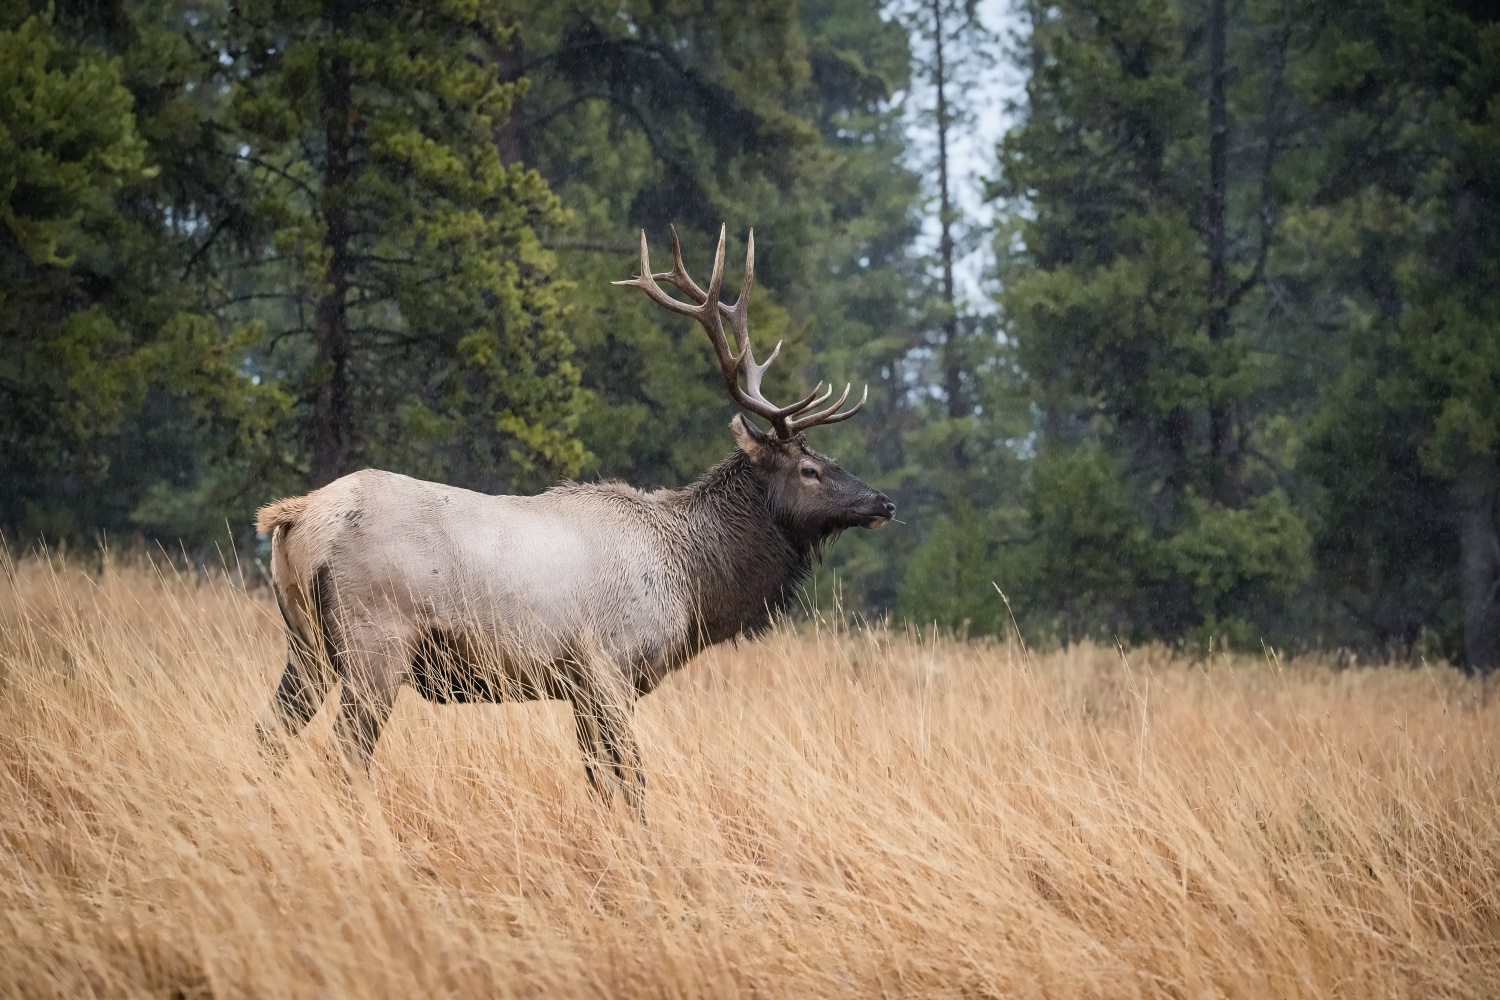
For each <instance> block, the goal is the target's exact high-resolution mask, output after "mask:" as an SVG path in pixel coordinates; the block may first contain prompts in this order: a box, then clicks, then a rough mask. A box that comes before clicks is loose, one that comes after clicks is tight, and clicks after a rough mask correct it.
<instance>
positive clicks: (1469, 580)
mask: <svg viewBox="0 0 1500 1000" xmlns="http://www.w3.org/2000/svg"><path fill="white" fill-rule="evenodd" d="M1454 492H1455V494H1456V499H1457V501H1458V518H1459V521H1458V546H1459V594H1460V596H1461V598H1462V600H1463V606H1464V665H1465V667H1467V668H1468V670H1469V672H1470V673H1489V672H1490V671H1491V670H1494V669H1495V668H1496V667H1497V666H1500V530H1497V527H1496V524H1495V507H1496V499H1497V497H1500V463H1497V462H1496V458H1495V455H1494V454H1493V453H1488V454H1483V455H1475V456H1473V457H1472V458H1470V460H1469V463H1468V465H1466V466H1465V467H1464V470H1463V472H1462V473H1460V474H1459V477H1458V483H1457V485H1456V486H1455V490H1454Z"/></svg>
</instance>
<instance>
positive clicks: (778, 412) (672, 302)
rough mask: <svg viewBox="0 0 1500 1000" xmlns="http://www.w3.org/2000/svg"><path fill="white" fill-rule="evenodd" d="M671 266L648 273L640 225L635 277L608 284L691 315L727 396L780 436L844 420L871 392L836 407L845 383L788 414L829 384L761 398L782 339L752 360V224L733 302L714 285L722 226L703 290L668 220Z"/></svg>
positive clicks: (718, 279) (720, 271)
mask: <svg viewBox="0 0 1500 1000" xmlns="http://www.w3.org/2000/svg"><path fill="white" fill-rule="evenodd" d="M671 231H672V270H670V271H666V272H662V273H660V274H652V273H651V258H650V255H649V253H648V252H647V250H646V231H645V230H644V229H643V230H641V273H640V276H639V277H636V278H633V279H631V280H629V281H616V282H613V284H616V285H627V286H630V287H634V288H639V289H640V290H641V291H643V292H645V293H646V295H647V297H649V298H650V299H651V301H653V302H655V303H656V304H657V305H659V306H661V307H663V308H665V309H668V310H670V311H671V312H675V313H679V314H680V315H683V316H691V317H693V318H694V319H696V320H697V321H698V322H699V324H700V325H702V327H703V329H704V330H706V331H707V332H708V339H709V342H710V343H712V344H713V347H714V354H716V355H717V356H718V358H719V371H720V373H721V374H722V375H723V376H724V387H725V388H726V389H728V390H729V395H730V398H732V399H733V400H734V401H735V402H736V403H738V404H739V405H740V406H742V407H744V408H745V409H747V410H749V411H750V412H751V413H755V414H758V415H760V416H762V417H765V418H766V419H767V420H769V421H770V422H771V426H772V427H774V428H775V429H776V435H777V436H778V437H779V438H781V439H782V440H783V441H789V440H791V439H792V438H793V437H794V436H795V435H796V434H798V433H799V432H801V431H804V430H806V429H807V428H809V427H814V426H816V425H818V424H833V423H837V422H839V421H840V420H848V419H849V418H850V417H852V416H854V415H855V414H856V413H858V412H859V411H860V410H861V409H863V408H864V405H865V399H866V398H868V396H869V394H870V389H869V386H866V387H865V394H864V396H862V397H861V398H860V401H859V402H858V403H857V404H856V405H855V406H854V408H853V409H850V410H847V411H845V412H843V413H839V412H837V411H838V408H839V407H840V406H842V405H843V404H844V400H846V399H848V398H849V387H848V386H847V385H846V386H844V394H843V395H842V396H840V397H839V401H838V402H837V403H834V404H833V405H832V406H830V407H828V408H826V409H823V410H818V411H817V412H815V413H811V414H808V415H806V416H804V417H801V418H799V419H795V420H794V419H790V418H792V417H794V416H795V415H796V414H798V413H802V412H803V411H804V410H806V409H808V408H809V407H813V406H819V405H822V404H823V403H824V402H826V401H827V400H828V397H830V396H832V395H833V387H832V386H829V387H828V391H827V392H825V393H823V395H821V396H819V395H818V390H819V389H822V388H823V383H822V382H819V383H818V385H817V388H815V389H813V391H812V392H811V393H810V394H809V395H808V396H807V397H806V398H805V399H800V400H798V401H797V402H795V403H792V404H790V405H788V406H777V405H776V404H775V403H773V402H771V401H770V400H768V399H766V397H765V396H764V395H763V394H762V393H761V388H760V383H761V378H762V377H763V376H764V375H765V373H766V369H767V368H770V367H771V362H773V361H775V360H776V356H777V355H778V354H780V353H781V342H780V341H778V342H777V344H776V346H775V347H774V348H772V349H771V353H770V355H769V356H768V357H767V358H766V360H765V362H764V363H761V364H757V363H756V360H755V354H754V353H753V352H752V351H751V350H750V289H751V287H752V286H753V285H754V284H755V230H753V229H752V230H751V231H750V240H749V245H748V247H747V248H746V251H745V283H744V284H743V285H741V286H740V295H739V298H738V299H736V300H735V303H734V305H732V306H731V305H726V304H725V303H723V302H720V301H719V288H720V286H721V285H722V283H723V278H724V235H725V227H723V226H720V227H719V249H718V251H717V252H716V253H715V254H714V270H713V277H712V278H710V279H709V282H708V290H707V291H704V290H703V289H702V288H699V287H698V283H697V282H695V281H694V280H693V279H692V278H691V277H689V276H688V273H687V268H686V267H684V266H683V263H682V246H681V245H680V244H679V243H678V241H677V227H676V226H672V227H671ZM657 279H660V280H663V281H666V282H667V283H669V284H671V285H672V286H673V287H675V288H676V289H677V290H678V291H680V292H682V293H683V294H684V295H686V296H687V297H688V298H690V299H692V300H693V303H694V304H693V305H688V304H687V303H686V302H681V301H679V300H677V299H674V298H672V297H671V296H670V295H668V294H667V293H666V292H665V291H663V290H662V288H661V286H660V285H658V284H657V283H656V282H657ZM725 319H727V320H729V326H730V329H732V330H733V331H734V340H735V346H736V347H738V348H739V354H738V355H736V354H735V353H734V352H733V351H731V350H730V349H729V342H728V340H727V338H726V337H725V336H724V324H723V320H725ZM742 369H743V370H744V372H745V388H744V389H743V390H742V389H741V388H740V380H739V373H740V371H741V370H742Z"/></svg>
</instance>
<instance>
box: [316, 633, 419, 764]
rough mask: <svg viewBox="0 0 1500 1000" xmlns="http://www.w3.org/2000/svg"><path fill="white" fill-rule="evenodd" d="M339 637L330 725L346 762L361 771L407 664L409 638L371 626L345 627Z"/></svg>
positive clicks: (408, 658) (409, 647) (404, 673)
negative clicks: (335, 709) (337, 688)
mask: <svg viewBox="0 0 1500 1000" xmlns="http://www.w3.org/2000/svg"><path fill="white" fill-rule="evenodd" d="M343 638H344V642H345V645H344V648H343V649H342V650H340V651H339V654H338V657H337V661H338V663H339V666H340V671H339V672H340V674H341V675H342V676H341V679H342V680H343V682H344V684H343V691H342V692H341V695H340V698H339V717H338V720H337V721H336V722H335V723H334V725H333V731H334V733H335V734H336V735H337V736H338V739H339V743H340V745H342V747H343V749H344V756H345V758H346V760H347V761H348V763H349V766H350V768H351V769H352V770H355V771H358V772H361V773H364V772H368V771H369V769H370V758H371V757H372V756H373V755H374V753H375V743H376V741H378V740H379V739H380V731H381V730H382V729H383V728H385V723H386V720H387V719H389V718H390V715H391V706H392V705H394V704H395V702H396V692H397V691H398V690H399V689H400V686H401V682H402V680H403V679H404V678H405V677H406V673H407V670H408V669H409V664H410V660H411V644H410V643H409V642H408V641H406V639H405V637H404V636H397V635H389V634H387V635H381V634H379V631H378V629H376V628H375V627H373V626H365V627H360V626H356V627H354V628H350V629H348V630H347V632H346V634H345V636H344V637H343Z"/></svg>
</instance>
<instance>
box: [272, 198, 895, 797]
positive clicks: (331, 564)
mask: <svg viewBox="0 0 1500 1000" xmlns="http://www.w3.org/2000/svg"><path fill="white" fill-rule="evenodd" d="M672 258H673V266H672V270H671V271H669V272H667V273H664V274H652V273H651V263H650V259H649V257H648V254H647V249H646V234H645V233H644V232H642V233H641V273H640V276H639V277H637V278H634V279H632V280H630V281H618V282H615V284H617V285H627V286H631V287H635V288H639V289H641V290H642V291H643V292H645V293H646V295H647V296H649V297H650V299H651V300H652V301H653V302H655V303H657V304H658V305H660V306H662V307H663V308H665V309H668V310H670V311H671V312H674V313H679V314H681V315H683V316H691V317H692V318H693V319H695V320H697V321H698V322H699V323H700V324H701V325H702V326H703V328H704V330H706V331H707V332H708V337H709V340H710V341H711V342H712V343H713V348H714V353H715V354H716V355H717V356H718V360H719V368H720V371H721V373H722V375H723V378H724V387H725V388H726V389H727V390H728V391H729V395H730V397H731V398H733V399H734V401H735V402H736V403H738V404H739V406H740V407H741V408H742V409H744V410H747V411H749V412H750V413H753V414H755V415H757V416H760V417H762V418H764V419H765V420H767V421H769V422H770V425H771V429H770V432H769V433H767V432H763V431H761V430H760V429H758V428H757V427H756V426H755V425H754V424H752V423H751V422H750V421H748V420H746V419H745V417H744V415H743V414H736V415H735V416H734V418H733V419H732V420H731V421H730V422H729V431H730V434H731V436H732V437H733V439H734V445H735V447H734V450H733V451H732V452H731V453H730V455H729V457H728V458H726V459H724V460H723V461H722V462H720V463H719V464H718V465H716V466H714V467H713V468H711V469H709V470H708V471H707V472H705V473H704V474H703V475H702V476H701V477H700V478H699V479H698V480H697V481H696V482H694V483H693V484H692V485H691V486H688V487H686V488H684V489H680V490H656V491H655V492H650V493H647V492H642V491H640V490H636V489H633V488H631V487H629V486H627V485H625V484H623V483H619V482H601V483H574V482H567V483H562V484H560V485H558V486H555V487H553V488H552V489H550V490H548V491H547V492H545V493H543V494H541V495H540V496H529V497H523V496H488V495H485V494H480V493H474V492H470V491H468V490H463V489H457V488H455V487H452V486H444V485H442V484H440V483H429V482H422V481H419V480H416V479H411V478H408V477H407V476H402V475H397V474H395V473H392V472H380V471H376V470H373V469H366V470H364V471H361V472H356V473H353V474H351V475H348V476H345V477H343V478H342V479H339V480H337V481H335V482H333V483H330V484H329V485H327V486H325V487H323V488H322V489H319V490H316V491H314V492H312V493H309V494H307V495H306V496H301V497H292V498H290V499H287V500H282V501H279V502H277V503H273V504H270V505H268V506H266V507H264V508H263V509H262V510H261V511H260V514H259V517H258V519H257V526H258V527H259V529H260V531H262V532H264V533H266V534H268V535H269V536H270V537H271V580H272V586H273V589H274V591H275V594H276V599H277V602H278V604H279V605H280V608H281V614H282V617H283V618H284V619H285V622H286V630H287V636H288V643H287V645H288V652H287V663H286V669H285V671H284V672H283V674H282V676H281V683H280V685H279V686H278V687H277V689H276V693H275V696H274V697H273V698H272V700H271V703H270V704H269V705H268V706H267V708H266V710H265V712H264V713H263V714H262V716H261V719H260V721H259V724H258V726H257V731H258V732H259V734H260V736H261V739H262V740H263V741H264V742H265V743H266V745H267V747H268V749H270V750H271V751H272V752H276V751H277V750H278V748H279V737H280V735H282V734H286V735H291V736H295V735H296V734H297V733H298V732H299V731H300V730H301V729H302V728H303V727H304V726H305V725H306V724H307V722H308V721H309V720H310V719H311V718H312V716H313V715H314V714H315V713H316V712H317V710H318V708H319V707H320V706H321V704H322V703H323V700H324V698H325V697H326V696H327V694H328V692H329V690H330V689H331V688H332V687H333V683H334V681H335V680H337V681H340V682H341V684H342V693H341V698H340V708H339V714H338V718H337V721H336V723H335V731H336V733H337V735H338V739H339V742H340V743H341V744H342V746H343V747H344V750H345V753H346V754H347V757H348V759H349V761H350V763H351V764H352V765H353V766H355V767H356V768H359V769H366V768H368V766H369V761H370V756H371V754H372V753H373V752H374V749H375V742H376V740H378V739H379V737H380V731H381V728H382V726H384V724H385V722H386V719H387V718H388V716H389V714H390V711H391V706H392V703H393V702H394V700H395V697H396V693H397V690H398V688H399V687H400V686H401V685H402V684H403V683H405V684H410V685H412V686H413V687H414V688H415V689H416V690H417V691H418V692H419V693H420V694H421V695H422V697H424V698H426V699H428V700H430V701H434V702H439V703H451V702H493V701H501V700H518V701H521V700H532V699H543V698H552V699H567V700H569V701H571V702H572V703H573V715H574V720H575V723H576V729H577V734H578V741H579V744H580V746H581V748H582V750H583V756H584V766H585V769H586V772H587V775H588V779H589V782H590V784H591V785H592V786H593V788H594V789H595V791H596V792H598V793H599V794H600V796H601V797H602V798H605V799H606V800H607V799H608V798H609V797H610V795H611V790H610V785H611V784H612V782H611V781H610V780H609V776H608V772H610V771H612V772H613V775H614V778H615V779H618V781H619V782H620V783H621V785H622V786H623V788H624V790H625V794H626V797H627V799H628V800H629V802H630V803H631V805H632V806H633V807H634V808H635V810H636V812H637V814H638V815H642V816H643V815H644V813H643V812H642V805H641V802H642V799H641V796H642V792H643V790H644V785H645V779H644V775H643V773H642V771H641V762H640V752H639V749H638V748H637V746H636V743H635V740H634V739H633V738H632V736H631V733H630V715H631V709H632V706H633V704H634V701H635V698H636V696H637V695H642V694H645V693H647V692H649V691H651V690H652V688H654V687H655V686H656V685H657V684H659V683H660V682H661V680H662V678H663V677H665V676H666V675H667V674H668V673H670V672H671V671H673V670H676V669H677V668H678V667H680V666H682V665H683V664H684V663H685V662H686V661H687V660H688V659H689V658H691V657H692V656H693V655H694V654H695V653H697V652H699V651H700V650H702V649H704V648H706V647H708V646H711V645H713V644H715V643H719V642H723V641H724V640H726V639H729V638H732V637H734V636H737V635H740V634H754V633H756V632H758V631H760V630H762V629H764V628H765V627H766V626H767V625H768V624H769V622H770V621H771V619H772V617H773V616H774V615H775V614H776V612H777V611H778V610H780V609H782V608H784V607H785V606H786V605H787V603H788V602H789V600H791V598H792V597H793V595H794V593H795V589H796V587H797V586H798V585H799V583H800V582H801V581H802V580H803V578H804V577H805V576H806V574H807V573H808V571H809V569H810V568H811V566H812V563H813V561H814V560H815V559H816V558H818V556H819V555H820V552H821V549H822V546H823V545H824V544H826V543H827V542H829V541H830V540H831V539H833V538H834V537H836V536H837V535H838V534H839V533H840V532H841V531H843V530H844V529H846V528H853V527H864V528H878V527H880V526H881V525H883V524H884V523H885V522H886V521H887V520H889V519H890V518H891V517H892V516H893V515H894V514H895V512H896V507H895V505H894V504H893V503H891V501H890V500H889V499H888V498H887V497H886V496H885V495H884V494H883V493H879V492H876V491H875V490H874V489H872V488H870V487H869V486H867V485H866V484H864V483H863V482H861V481H860V480H859V479H857V478H855V477H854V476H852V475H850V474H849V473H848V472H846V471H844V470H843V469H842V468H840V467H839V464H838V462H836V461H834V460H833V459H831V458H829V457H828V456H826V455H822V454H819V453H818V452H816V451H813V450H812V449H811V448H809V447H808V445H807V441H806V439H805V438H804V436H803V435H804V432H805V431H807V430H808V429H810V428H812V427H815V426H818V425H820V424H831V423H835V422H837V421H840V420H847V419H848V418H849V417H852V416H854V415H855V414H856V413H858V412H859V410H860V409H861V408H862V407H863V406H864V403H865V398H866V396H868V389H866V396H862V397H861V398H860V401H859V403H858V404H856V405H855V406H853V407H851V408H849V409H847V410H841V409H840V407H841V406H843V404H844V402H845V400H846V399H847V398H848V396H849V387H848V386H845V387H844V393H843V395H842V396H840V397H839V398H838V400H837V401H836V402H834V403H833V404H831V405H827V406H825V405H824V404H825V403H827V401H828V399H829V398H830V397H831V396H832V393H833V390H832V388H831V387H830V388H829V389H828V390H827V391H826V392H824V393H822V394H821V395H819V394H818V390H817V389H814V391H813V393H812V394H810V395H808V396H807V397H806V398H804V399H800V400H798V401H797V402H794V403H791V404H789V405H787V406H777V405H776V404H774V403H772V402H770V401H769V400H767V399H766V397H765V396H764V395H763V394H762V392H761V378H762V376H763V375H764V374H765V371H766V369H767V368H768V367H769V366H770V364H771V362H772V361H774V360H775V359H776V355H777V353H778V352H779V351H780V349H781V345H780V344H777V345H776V348H775V349H774V350H772V351H771V353H770V355H769V356H768V357H767V358H766V360H765V361H764V362H763V363H757V362H756V360H755V356H754V354H753V353H752V352H751V349H750V332H749V324H748V312H749V300H750V289H751V285H752V284H753V281H754V273H755V234H754V232H752V233H751V234H750V240H749V245H748V247H747V251H746V259H745V281H744V285H743V287H742V288H741V289H740V294H739V298H738V300H737V301H736V302H735V303H734V305H732V306H731V305H726V304H725V303H723V302H721V301H720V298H719V289H720V285H721V283H722V280H723V275H724V231H723V229H722V228H721V229H720V232H719V247H718V251H717V253H716V255H715V257H714V267H713V276H712V278H711V279H710V280H709V283H708V288H707V290H704V289H702V288H700V287H699V286H698V285H697V284H696V283H695V282H694V281H693V279H692V278H690V277H689V276H688V273H687V270H686V268H684V267H683V264H682V251H681V247H680V246H679V245H678V242H677V233H676V231H675V229H674V230H673V232H672ZM658 280H662V281H666V282H667V283H669V284H671V285H672V286H673V287H675V288H676V289H677V290H678V291H679V292H680V293H681V294H682V295H683V296H685V297H686V299H688V300H690V301H683V300H682V299H679V298H675V297H673V296H671V295H668V294H667V293H666V292H665V291H664V290H663V289H662V288H661V286H660V285H658V284H657V281H658ZM725 320H727V321H728V323H729V327H730V329H731V330H732V331H733V332H734V338H735V348H736V349H737V352H736V350H732V349H731V348H730V345H729V343H728V341H727V339H726V337H725V333H724V325H723V324H724V321H725ZM741 375H743V376H744V387H743V388H741V386H740V376H741ZM818 388H819V389H821V388H822V385H821V383H820V384H819V387H818Z"/></svg>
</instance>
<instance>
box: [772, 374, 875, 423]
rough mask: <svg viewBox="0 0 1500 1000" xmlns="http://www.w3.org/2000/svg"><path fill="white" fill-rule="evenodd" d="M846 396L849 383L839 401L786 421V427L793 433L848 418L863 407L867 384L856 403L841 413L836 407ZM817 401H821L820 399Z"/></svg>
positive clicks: (867, 396) (867, 393)
mask: <svg viewBox="0 0 1500 1000" xmlns="http://www.w3.org/2000/svg"><path fill="white" fill-rule="evenodd" d="M830 391H831V390H830ZM824 398H825V399H826V398H827V397H826V396H825V397H824ZM848 398H849V385H848V384H845V386H844V394H843V395H842V396H840V397H839V401H838V402H837V403H834V404H833V405H832V406H830V407H828V408H827V409H826V410H819V411H818V412H816V413H809V414H808V415H807V416H805V417H802V418H801V419H798V420H789V421H787V429H788V430H789V431H791V432H792V433H794V434H795V433H796V432H798V431H803V430H806V429H807V428H809V427H817V426H820V425H822V424H836V423H838V422H839V421H840V420H848V419H849V418H850V417H852V416H854V415H855V414H856V413H858V412H859V411H860V410H863V409H864V408H865V401H866V400H868V399H869V398H870V387H869V386H868V385H867V386H865V391H864V393H863V394H861V395H860V397H859V402H858V403H855V404H854V405H853V406H852V407H850V408H849V409H847V410H845V411H844V412H843V413H839V412H837V410H838V408H839V407H840V406H843V405H844V400H846V399H848ZM819 402H821V400H820V401H819Z"/></svg>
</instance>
